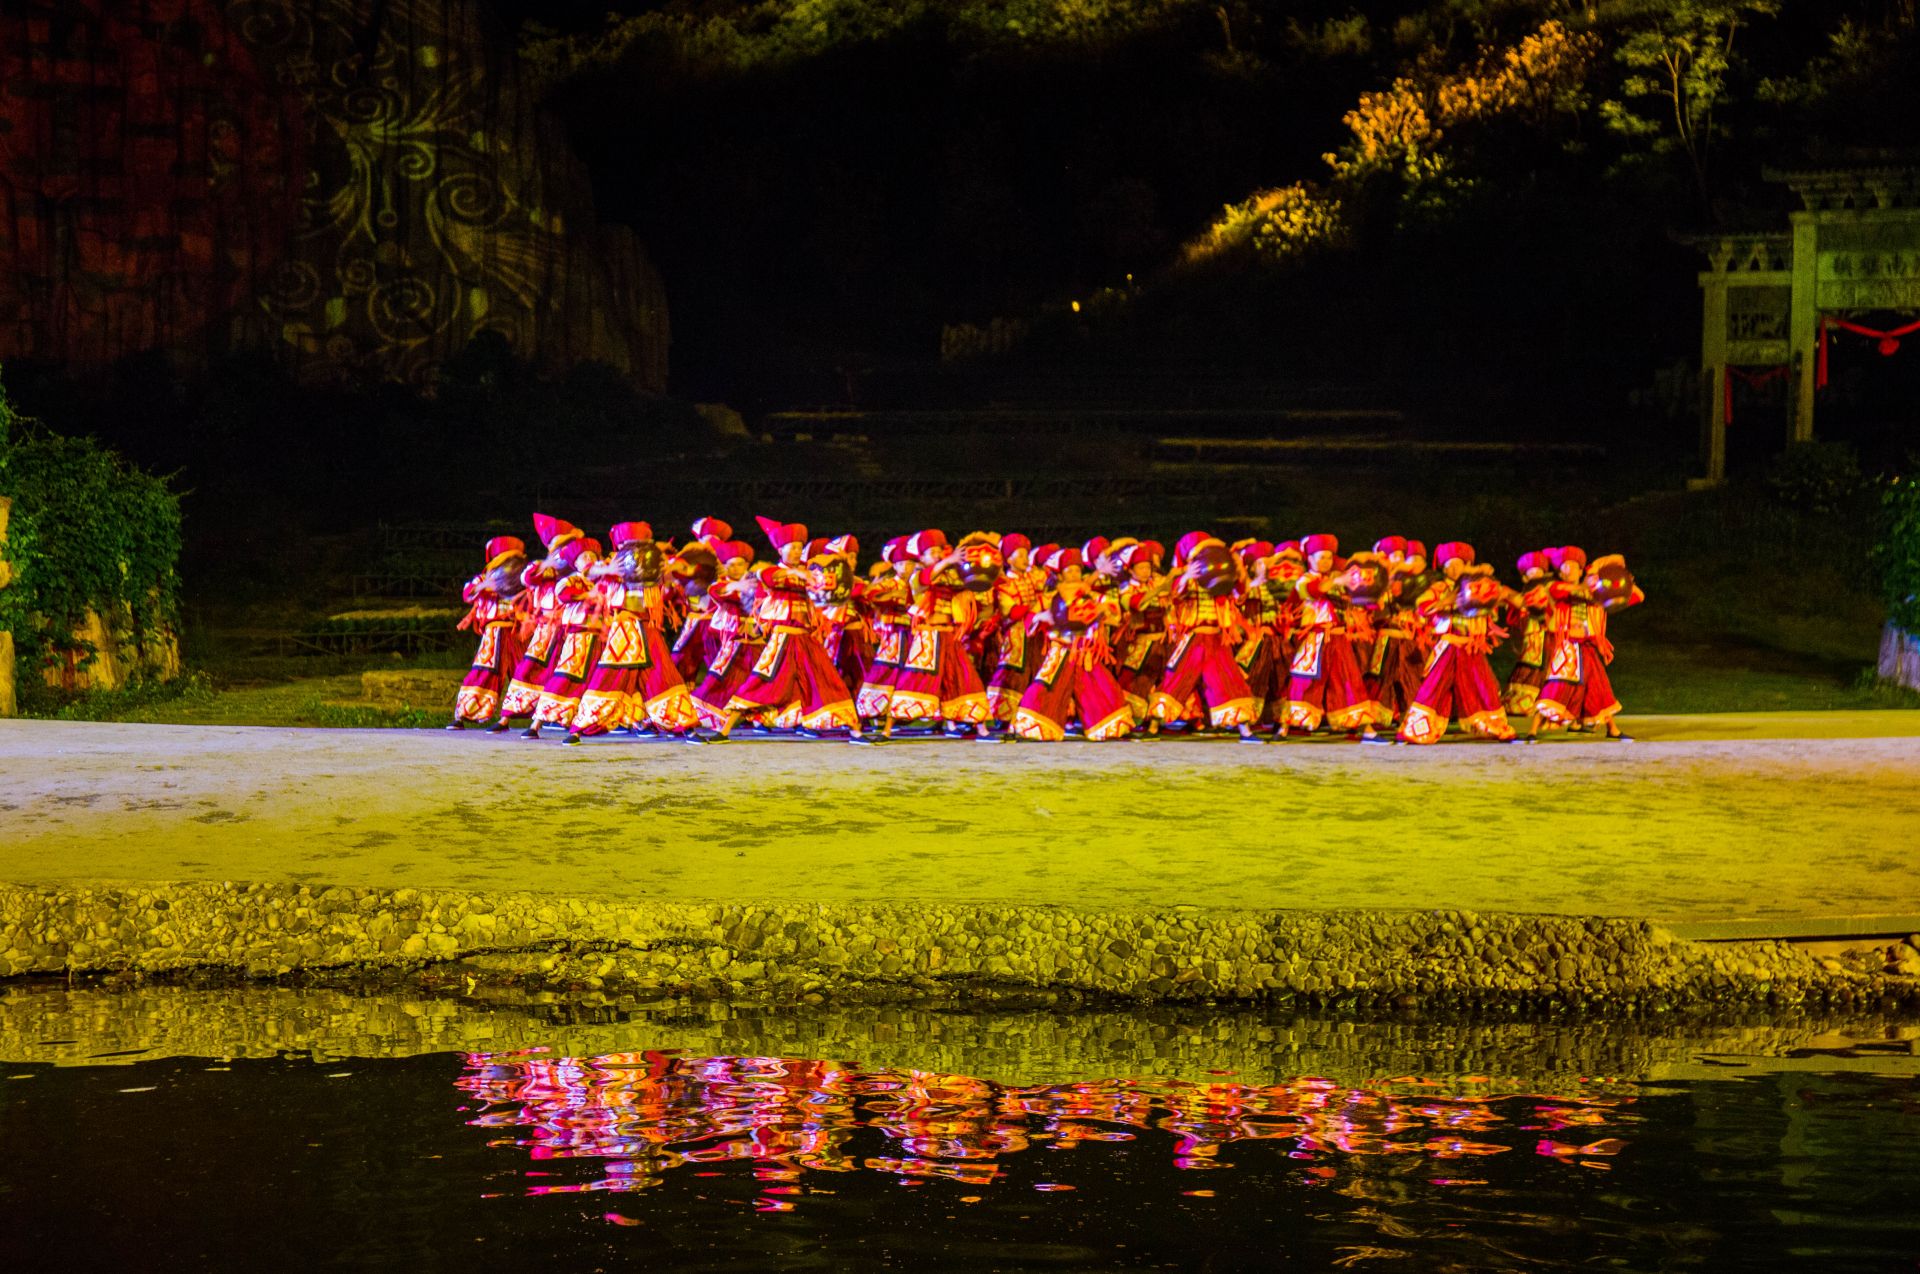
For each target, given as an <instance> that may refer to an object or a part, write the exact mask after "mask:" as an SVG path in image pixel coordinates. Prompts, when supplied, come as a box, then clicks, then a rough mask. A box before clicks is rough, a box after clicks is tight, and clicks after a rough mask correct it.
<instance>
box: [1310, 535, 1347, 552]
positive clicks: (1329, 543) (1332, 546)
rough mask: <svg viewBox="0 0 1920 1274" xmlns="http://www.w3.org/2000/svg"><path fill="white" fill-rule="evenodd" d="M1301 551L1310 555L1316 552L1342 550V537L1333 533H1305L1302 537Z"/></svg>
mask: <svg viewBox="0 0 1920 1274" xmlns="http://www.w3.org/2000/svg"><path fill="white" fill-rule="evenodd" d="M1300 551H1301V552H1302V553H1303V554H1305V555H1306V556H1308V557H1312V556H1313V555H1314V554H1315V553H1332V554H1335V555H1338V554H1339V552H1340V539H1339V537H1338V536H1333V535H1304V536H1301V537H1300Z"/></svg>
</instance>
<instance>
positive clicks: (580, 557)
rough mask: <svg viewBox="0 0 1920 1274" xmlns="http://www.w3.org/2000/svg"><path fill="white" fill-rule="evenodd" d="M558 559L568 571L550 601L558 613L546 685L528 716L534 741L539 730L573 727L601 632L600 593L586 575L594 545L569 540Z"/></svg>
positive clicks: (596, 558)
mask: <svg viewBox="0 0 1920 1274" xmlns="http://www.w3.org/2000/svg"><path fill="white" fill-rule="evenodd" d="M559 557H560V560H561V561H562V562H563V563H565V565H566V567H567V569H568V573H567V574H566V575H563V576H561V577H560V582H559V583H557V584H555V585H554V586H553V597H554V601H555V602H556V603H557V604H558V605H559V607H560V636H559V653H558V654H556V655H555V656H554V657H553V667H552V668H551V670H549V671H548V673H547V684H546V685H545V686H543V687H541V690H540V703H539V705H538V706H537V707H535V708H534V710H533V726H532V728H531V729H529V730H528V731H527V733H528V734H530V735H533V736H534V737H538V735H539V730H540V727H541V726H546V725H564V726H568V727H571V726H572V725H573V718H574V713H575V712H576V711H578V710H579V707H580V696H581V694H582V693H583V692H584V691H585V690H586V688H587V678H588V677H589V676H591V675H592V673H593V666H594V663H595V662H596V661H597V660H598V658H599V655H600V639H601V637H602V635H603V634H604V633H605V632H606V627H607V614H606V610H605V608H604V607H603V606H602V605H601V602H600V590H599V589H597V588H595V587H594V585H593V581H592V580H591V579H590V578H589V577H588V575H587V572H588V571H590V570H591V569H592V568H593V564H594V563H595V562H597V561H599V560H600V542H599V541H598V540H575V541H574V542H573V543H571V544H568V545H567V546H566V547H564V548H562V549H561V550H560V553H559Z"/></svg>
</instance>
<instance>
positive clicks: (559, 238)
mask: <svg viewBox="0 0 1920 1274" xmlns="http://www.w3.org/2000/svg"><path fill="white" fill-rule="evenodd" d="M487 330H493V331H498V332H501V333H503V334H504V335H506V336H507V337H508V339H509V340H510V341H511V342H512V344H513V346H514V348H515V349H516V350H517V351H518V352H520V353H521V354H522V355H523V356H527V357H530V358H532V359H533V360H535V361H536V362H538V363H540V364H543V365H545V366H547V367H549V368H562V367H565V366H569V365H571V364H574V363H577V362H581V361H584V360H598V361H601V362H605V363H608V364H611V365H612V366H614V367H615V368H617V369H619V370H620V371H622V372H623V373H625V374H627V375H628V376H630V377H631V378H633V379H634V380H635V381H636V382H637V383H638V384H640V385H642V386H643V387H647V388H654V389H658V388H661V387H663V386H664V383H665V380H666V350H667V315H666V302H665V294H664V290H663V288H662V286H661V283H660V279H659V276H658V275H657V273H656V272H655V271H654V269H653V267H652V265H651V263H650V262H649V261H648V259H647V257H646V254H645V252H644V250H643V249H642V248H641V246H640V244H639V243H638V242H637V240H635V239H634V237H633V235H632V234H631V233H630V232H628V231H627V230H626V229H624V228H622V227H617V226H610V225H605V224H602V223H600V222H599V221H598V220H597V218H596V215H595V209H594V202H593V195H592V191H591V189H590V186H589V183H588V179H587V174H586V172H585V170H584V169H583V167H582V166H581V164H580V163H579V161H578V160H577V159H576V158H575V157H574V156H573V154H572V153H571V151H570V150H569V149H568V147H567V144H566V139H565V138H564V136H563V135H562V134H561V132H560V130H559V128H558V126H557V125H556V124H555V123H554V122H553V121H552V120H551V119H549V118H547V117H546V116H544V115H543V114H542V113H541V112H540V111H539V109H538V108H537V106H536V103H535V102H534V100H533V96H532V94H531V92H530V91H529V89H528V87H527V85H526V83H525V81H524V79H523V77H522V75H521V73H520V70H519V68H518V66H517V64H516V62H515V60H514V57H513V54H512V51H511V48H510V47H509V46H508V42H507V38H506V35H505V33H504V32H501V31H498V30H495V29H493V28H491V27H490V26H489V25H488V24H487V22H486V19H485V14H484V13H483V12H482V10H481V8H480V4H479V3H478V0H21V2H20V3H18V4H8V5H6V6H5V7H4V9H0V361H4V360H7V359H20V358H34V359H47V360H53V361H57V362H62V363H65V364H69V365H72V366H77V367H85V366H89V365H96V366H97V365H100V364H103V363H107V362H111V361H112V360H114V359H116V358H118V357H120V356H122V355H125V354H129V353H135V352H139V351H143V350H154V349H160V350H166V351H168V352H169V353H171V354H174V355H175V356H177V357H181V358H184V359H187V360H193V359H198V358H205V357H208V356H212V355H217V354H219V353H223V352H226V351H230V350H234V349H249V348H264V349H271V350H274V351H276V352H277V353H278V354H279V355H280V356H282V357H284V358H286V359H287V360H288V361H289V363H291V364H292V365H293V366H294V367H295V368H296V370H297V371H298V372H299V374H300V375H301V376H302V377H303V378H307V379H314V380H325V379H329V378H337V377H343V376H349V375H351V376H356V377H365V376H373V377H378V378H383V379H389V380H400V381H413V382H423V381H425V380H427V379H428V378H429V377H430V376H431V375H432V372H433V369H434V367H435V366H436V365H437V364H438V363H439V362H440V361H442V360H443V359H445V358H446V357H447V356H449V355H450V354H452V353H453V352H455V351H457V350H459V349H460V348H461V347H462V346H463V345H464V344H465V343H466V342H467V341H468V340H469V339H470V338H471V337H472V336H474V335H475V334H476V333H479V332H482V331H487Z"/></svg>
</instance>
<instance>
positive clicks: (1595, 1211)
mask: <svg viewBox="0 0 1920 1274" xmlns="http://www.w3.org/2000/svg"><path fill="white" fill-rule="evenodd" d="M1916 1035H1920V1030H1916V1029H1914V1028H1912V1027H1908V1026H1901V1025H1899V1024H1895V1023H1890V1022H1887V1021H1885V1020H1879V1019H1874V1018H1868V1017H1862V1018H1826V1019H1804V1020H1802V1019H1795V1020H1792V1021H1788V1022H1776V1023H1755V1022H1750V1021H1705V1020H1691V1021H1689V1022H1687V1023H1684V1024H1677V1023H1668V1024H1665V1025H1660V1026H1652V1025H1647V1024H1639V1023H1631V1022H1621V1021H1606V1020H1581V1021H1558V1022H1552V1023H1540V1022H1469V1021H1417V1020H1404V1021H1400V1020H1396V1021H1383V1022H1354V1021H1341V1020H1334V1019H1316V1018H1302V1017H1293V1016H1288V1017H1278V1016H1273V1015H1265V1014H1262V1013H1259V1012H1247V1011H1234V1012H1227V1011H1219V1012H1207V1011H1198V1010H1189V1011H1183V1012H1172V1011H1167V1012H1087V1013H1072V1014H1068V1013H1056V1012H1045V1013H1042V1012H1010V1011H1003V1012H963V1011H941V1010H935V1009H925V1008H918V1009H916V1008H874V1007H866V1008H844V1009H835V1008H832V1007H826V1008H819V1009H810V1010H804V1011H792V1012H773V1011H767V1010H757V1011H754V1010H738V1009H730V1008H728V1007H726V1006H722V1005H709V1004H684V1003H658V1004H653V1005H630V1006H627V1007H625V1008H622V1007H619V1006H613V1005H600V1006H594V1007H582V1006H579V1005H564V1004H554V1003H547V1004H540V1003H525V1004H500V1003H482V1002H479V1001H476V1000H441V999H423V998H408V997H404V996H394V995H355V994H350V993H345V992H339V991H326V990H291V989H280V988H244V989H238V990H227V991H200V990H188V989H182V988H167V987H146V988H133V989H125V990H117V991H116V990H104V989H100V990H86V989H80V990H73V989H67V988H64V987H58V986H55V987H31V986H20V985H15V986H10V987H6V988H0V1148H4V1150H5V1151H6V1152H7V1153H6V1154H5V1156H4V1158H0V1269H22V1270H25V1269H108V1268H112V1269H127V1270H152V1269H163V1270H164V1269H183V1270H228V1269H232V1270H255V1269H262V1268H283V1269H373V1268H380V1269H389V1268H408V1269H416V1270H435V1269H456V1268H457V1269H463V1270H476V1269H515V1270H530V1269H531V1270H541V1269H555V1270H672V1271H681V1270H718V1269H727V1270H829V1271H841V1270H853V1271H863V1270H907V1271H922V1270H967V1271H991V1270H1005V1271H1013V1270H1121V1269H1169V1270H1223V1271H1224V1270H1276V1269H1286V1270H1325V1269H1354V1270H1371V1269H1379V1270H1396V1271H1398V1270H1463V1271H1469V1270H1471V1271H1477V1270H1573V1269H1578V1270H1592V1269H1605V1270H1705V1271H1720V1270H1739V1271H1753V1270H1758V1271H1766V1270H1818V1271H1836V1270H1875V1271H1877V1270H1913V1269H1915V1268H1916V1265H1920V1056H1916V1053H1915V1048H1916V1044H1915V1036H1916Z"/></svg>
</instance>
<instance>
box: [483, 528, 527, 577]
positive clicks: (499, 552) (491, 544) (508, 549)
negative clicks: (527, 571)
mask: <svg viewBox="0 0 1920 1274" xmlns="http://www.w3.org/2000/svg"><path fill="white" fill-rule="evenodd" d="M526 555H527V546H526V544H525V543H524V542H523V541H521V540H518V539H516V538H514V537H513V536H511V535H496V536H494V537H493V538H492V539H491V540H488V541H487V569H488V570H492V569H493V568H494V567H496V566H501V565H504V564H505V563H506V561H507V559H508V558H512V557H525V556H526Z"/></svg>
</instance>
